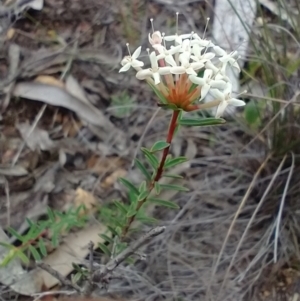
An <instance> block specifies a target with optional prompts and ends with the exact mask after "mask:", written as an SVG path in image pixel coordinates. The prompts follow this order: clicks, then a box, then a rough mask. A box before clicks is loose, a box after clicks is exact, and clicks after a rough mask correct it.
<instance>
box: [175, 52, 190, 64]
mask: <svg viewBox="0 0 300 301" xmlns="http://www.w3.org/2000/svg"><path fill="white" fill-rule="evenodd" d="M178 59H179V61H180V62H181V64H182V65H183V66H185V65H188V64H189V62H190V56H189V55H188V54H187V53H186V52H183V53H181V54H180V55H179V58H178Z"/></svg>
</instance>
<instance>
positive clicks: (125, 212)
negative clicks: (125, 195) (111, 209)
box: [114, 201, 127, 215]
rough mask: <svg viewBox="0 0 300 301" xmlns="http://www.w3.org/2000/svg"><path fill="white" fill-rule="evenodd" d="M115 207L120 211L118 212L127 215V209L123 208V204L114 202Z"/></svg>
mask: <svg viewBox="0 0 300 301" xmlns="http://www.w3.org/2000/svg"><path fill="white" fill-rule="evenodd" d="M114 204H115V206H116V207H117V208H118V209H119V210H120V212H122V213H123V214H125V215H126V214H127V208H126V206H124V204H122V203H121V202H119V201H114Z"/></svg>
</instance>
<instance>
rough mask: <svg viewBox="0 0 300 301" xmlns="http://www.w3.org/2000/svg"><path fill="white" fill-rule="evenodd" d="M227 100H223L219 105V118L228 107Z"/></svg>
mask: <svg viewBox="0 0 300 301" xmlns="http://www.w3.org/2000/svg"><path fill="white" fill-rule="evenodd" d="M227 105H228V103H227V101H221V103H220V104H219V105H218V108H217V112H216V118H219V117H221V116H222V115H223V113H224V111H225V109H226V108H227Z"/></svg>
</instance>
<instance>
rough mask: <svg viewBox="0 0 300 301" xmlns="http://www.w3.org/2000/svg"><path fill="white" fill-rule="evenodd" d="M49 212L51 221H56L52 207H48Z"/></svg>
mask: <svg viewBox="0 0 300 301" xmlns="http://www.w3.org/2000/svg"><path fill="white" fill-rule="evenodd" d="M47 213H48V217H49V219H50V220H51V222H53V223H55V215H54V213H53V211H52V209H51V208H50V207H47Z"/></svg>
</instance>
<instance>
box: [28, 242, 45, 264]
mask: <svg viewBox="0 0 300 301" xmlns="http://www.w3.org/2000/svg"><path fill="white" fill-rule="evenodd" d="M28 249H29V251H30V253H31V254H32V256H33V258H34V260H35V261H40V260H41V259H42V258H41V255H40V253H39V252H38V251H37V249H36V248H35V247H33V246H32V245H29V246H28Z"/></svg>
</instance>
